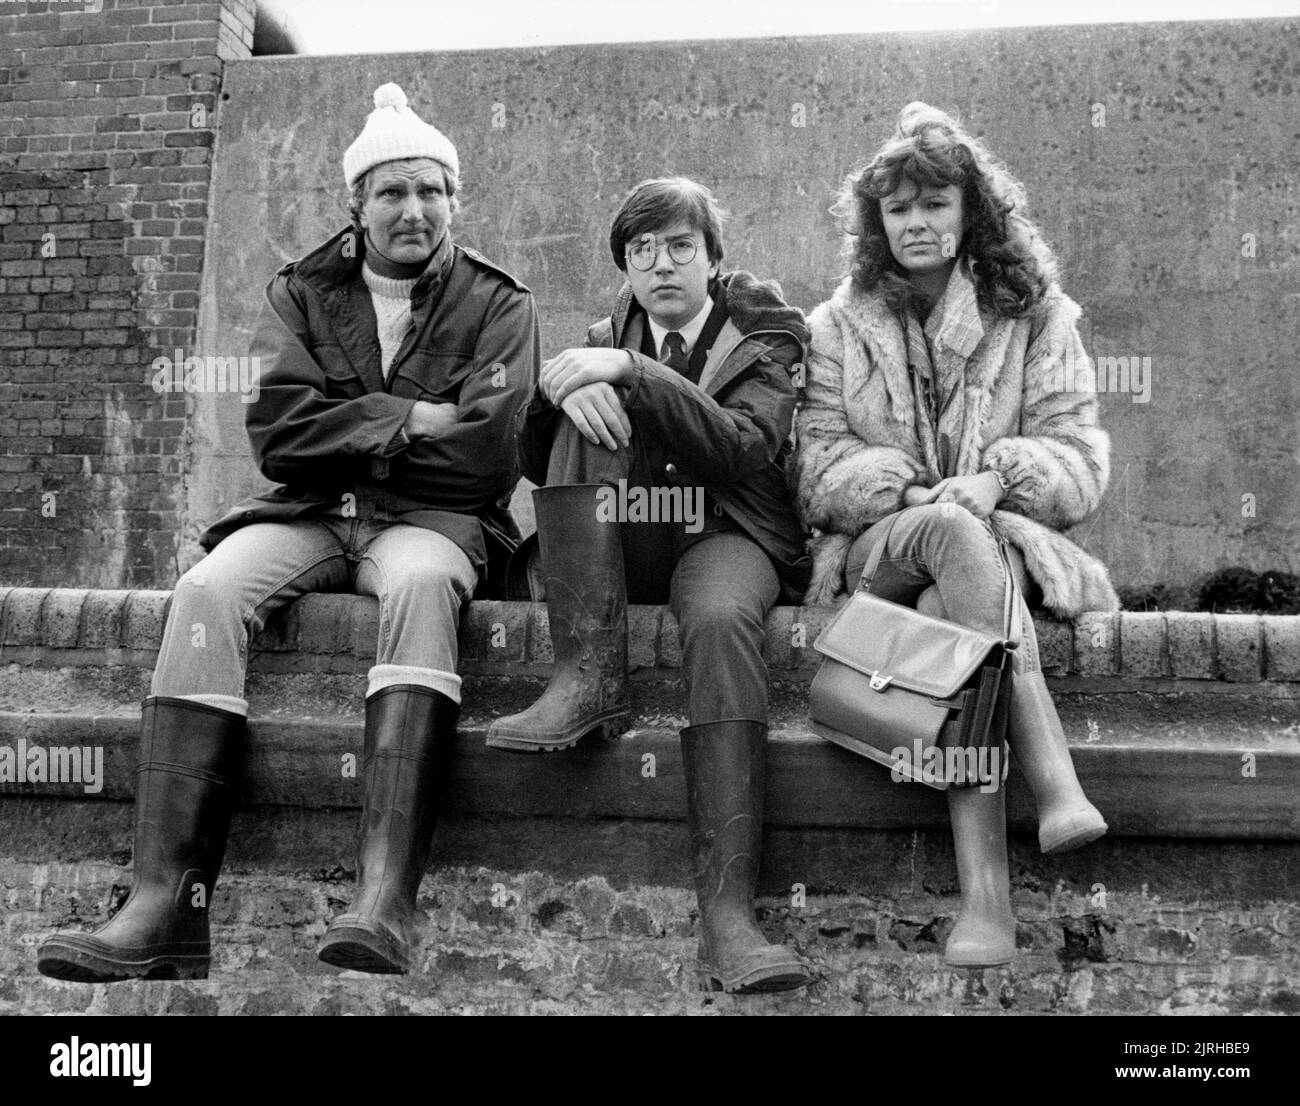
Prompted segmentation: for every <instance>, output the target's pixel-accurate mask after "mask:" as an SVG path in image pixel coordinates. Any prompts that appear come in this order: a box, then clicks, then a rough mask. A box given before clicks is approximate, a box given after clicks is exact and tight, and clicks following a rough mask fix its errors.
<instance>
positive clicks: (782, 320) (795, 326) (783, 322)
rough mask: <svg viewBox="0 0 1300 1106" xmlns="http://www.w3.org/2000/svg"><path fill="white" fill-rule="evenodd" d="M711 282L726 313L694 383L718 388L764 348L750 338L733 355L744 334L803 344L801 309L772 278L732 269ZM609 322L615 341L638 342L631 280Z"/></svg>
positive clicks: (641, 316)
mask: <svg viewBox="0 0 1300 1106" xmlns="http://www.w3.org/2000/svg"><path fill="white" fill-rule="evenodd" d="M717 283H718V285H719V289H720V293H721V294H722V295H724V296H725V297H726V301H727V315H728V318H727V321H726V323H724V324H723V327H722V329H721V330H720V331H719V332H718V336H717V338H715V339H714V341H713V346H712V347H711V348H710V350H709V355H708V357H707V359H706V360H705V362H704V369H703V370H702V371H701V373H700V387H701V388H703V389H704V390H705V391H706V392H717V391H719V390H721V389H722V388H723V387H724V386H725V385H726V384H727V383H729V382H730V381H731V380H732V379H733V378H734V377H735V376H736V374H737V373H739V372H741V371H742V370H743V369H744V368H746V366H748V365H749V364H750V363H751V362H752V361H753V360H754V359H755V358H756V357H759V356H760V355H761V354H762V353H763V351H764V349H766V345H765V343H763V342H761V341H755V342H754V343H752V346H751V347H750V348H748V349H747V351H746V353H745V354H743V355H742V356H741V357H739V358H734V359H733V358H732V354H733V353H735V352H736V351H737V350H738V349H740V347H741V346H742V345H744V343H745V341H746V340H747V339H751V338H754V339H758V338H760V337H761V336H773V335H789V336H790V337H791V338H793V339H794V340H795V341H796V342H798V343H799V346H800V348H801V349H806V348H807V346H808V339H809V336H810V335H809V331H808V324H807V323H806V322H805V321H804V317H803V312H802V311H800V310H799V309H798V308H797V307H791V306H790V305H789V304H787V303H786V302H785V297H784V296H783V295H782V293H781V286H780V285H779V284H777V282H776V281H774V280H759V279H758V278H757V277H755V276H753V275H752V274H750V273H747V272H744V271H743V270H739V269H738V270H735V271H734V272H730V273H723V274H721V275H720V276H719V277H718V281H717ZM610 325H611V338H612V343H613V345H614V346H615V347H619V346H625V345H628V344H629V341H628V340H631V339H635V341H636V343H637V345H638V346H639V345H640V340H641V328H642V327H643V326H644V325H645V313H644V312H643V311H641V310H640V309H639V306H638V304H637V302H636V299H635V297H634V296H633V295H632V286H631V285H630V284H628V283H627V282H624V284H623V287H622V288H620V289H619V292H618V297H617V299H616V300H615V301H614V311H613V313H612V314H611V316H610ZM625 339H627V340H625Z"/></svg>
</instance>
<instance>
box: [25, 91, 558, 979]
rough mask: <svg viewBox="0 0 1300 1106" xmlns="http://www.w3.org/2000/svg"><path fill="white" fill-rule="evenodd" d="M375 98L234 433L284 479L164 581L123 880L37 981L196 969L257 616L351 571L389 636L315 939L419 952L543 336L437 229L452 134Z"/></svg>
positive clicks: (323, 949)
mask: <svg viewBox="0 0 1300 1106" xmlns="http://www.w3.org/2000/svg"><path fill="white" fill-rule="evenodd" d="M374 101H375V110H374V111H373V112H372V113H371V114H370V117H369V119H368V120H367V122H366V125H365V129H364V130H363V131H362V132H361V135H360V136H359V137H358V138H357V140H356V141H355V142H353V143H352V145H351V146H349V147H348V150H347V152H346V153H345V154H344V156H343V171H344V177H345V180H346V183H347V186H348V188H349V189H350V191H351V204H350V207H351V212H352V226H350V227H348V228H347V229H345V230H342V231H340V232H339V233H337V234H335V235H334V236H333V237H332V238H330V239H329V240H328V241H327V242H325V243H324V245H322V246H320V247H318V248H317V249H315V250H313V251H312V252H311V253H309V254H307V255H306V256H305V257H303V258H301V259H300V260H298V261H294V262H291V263H290V264H288V265H286V266H285V267H284V268H283V269H281V270H280V271H279V272H278V273H277V274H276V275H275V277H274V278H273V279H272V280H271V283H270V284H269V285H268V287H267V291H266V304H265V305H264V308H263V312H262V316H261V319H260V320H259V323H258V326H257V331H256V334H255V336H254V338H253V346H252V351H251V352H252V354H253V355H255V357H256V358H258V359H259V360H260V369H261V374H260V393H259V396H258V399H257V401H256V402H255V403H253V404H251V405H249V407H248V409H247V428H248V437H249V441H250V443H251V444H252V450H253V456H254V457H255V458H256V460H257V463H258V466H259V467H260V468H261V470H262V472H263V473H264V474H265V475H266V476H267V477H269V478H270V479H271V480H273V481H276V482H277V483H278V484H279V485H280V486H279V487H277V488H275V489H274V490H273V491H271V492H269V493H267V494H265V495H261V496H258V497H256V498H254V499H251V500H248V501H246V502H244V503H241V504H240V505H239V506H238V507H236V508H235V509H234V510H233V511H232V512H231V513H230V514H228V515H227V516H226V517H224V518H222V519H220V520H219V521H218V522H216V523H215V524H214V525H213V526H211V527H210V528H209V529H208V531H207V532H206V533H205V534H204V535H203V537H202V539H201V540H202V544H203V545H204V547H205V548H206V549H208V550H210V553H209V555H208V556H207V557H206V558H205V559H204V560H202V561H200V562H199V563H198V564H197V565H195V566H194V567H193V568H192V569H190V571H188V572H187V573H185V575H184V576H183V577H181V579H180V581H179V582H178V584H177V585H176V592H175V595H174V597H173V599H172V605H171V615H170V618H169V619H168V623H167V628H166V632H165V634H164V638H163V643H162V649H161V651H160V652H159V655H158V665H157V668H156V670H155V672H154V677H153V686H152V689H151V694H150V696H149V698H147V699H146V700H145V701H144V707H143V738H142V750H141V764H140V769H139V775H138V780H139V782H138V785H137V794H136V830H135V861H134V885H133V889H132V892H131V896H130V898H129V899H128V900H127V902H126V904H125V905H124V906H123V908H122V909H121V910H120V911H119V912H118V913H117V914H116V915H115V916H114V917H113V918H112V920H111V921H109V922H108V923H107V924H106V925H104V926H103V927H101V928H100V929H99V930H97V931H95V932H94V933H90V934H87V933H56V934H54V935H52V936H50V937H47V938H46V939H45V941H44V942H43V943H42V945H41V948H40V951H39V960H38V964H39V968H40V970H41V971H42V972H44V973H45V974H46V975H51V976H55V977H57V978H61V979H73V980H81V981H85V982H101V981H113V980H120V979H129V978H151V979H176V978H189V979H194V978H199V979H201V978H206V976H207V974H208V966H209V960H210V953H209V937H208V905H209V903H210V902H211V898H212V887H213V884H214V883H215V881H216V878H217V873H218V870H219V868H220V865H221V858H222V854H223V852H224V847H225V842H226V835H227V831H228V827H229V820H230V809H231V806H232V803H233V798H234V794H235V790H236V783H237V771H236V766H237V765H238V763H239V761H240V758H241V752H240V749H241V745H242V742H243V735H244V729H245V716H246V714H247V709H248V704H247V702H246V701H245V700H244V699H243V697H242V696H243V690H244V666H245V656H246V652H247V646H248V641H249V636H250V633H251V632H253V631H254V630H256V629H259V628H260V627H261V626H262V625H263V623H264V622H265V621H266V619H267V618H268V617H269V616H270V614H271V613H272V612H273V611H275V610H277V609H278V608H280V607H282V606H284V605H285V604H286V603H288V602H290V601H291V600H293V599H295V598H297V597H298V596H300V595H302V594H304V593H305V592H311V591H347V590H351V591H355V592H358V593H360V594H363V595H374V596H376V597H377V598H378V599H379V615H380V617H379V640H378V646H377V656H376V663H375V666H374V667H373V668H372V669H371V670H370V672H369V676H368V682H367V687H366V700H365V746H364V747H365V753H364V771H363V778H364V784H363V802H364V809H363V812H362V816H361V830H360V837H359V846H358V858H357V887H356V891H355V893H354V895H353V901H352V904H351V906H350V907H349V909H348V911H347V912H346V913H344V914H342V915H340V916H338V917H336V918H335V919H334V920H333V921H332V922H331V923H330V926H329V929H328V931H327V932H326V934H325V937H324V940H323V941H322V942H321V946H320V949H319V954H320V957H321V959H323V960H325V961H326V962H328V963H330V964H335V965H337V966H339V967H345V968H353V969H358V970H361V971H369V972H405V971H408V970H409V969H410V967H411V966H412V962H413V957H412V938H413V930H414V917H415V896H416V891H417V889H418V888H419V884H420V877H421V875H422V874H423V872H424V868H425V865H426V863H427V860H428V852H429V845H430V838H431V836H432V833H433V828H434V820H435V814H436V811H435V803H436V797H437V792H438V787H439V781H440V778H441V776H442V774H443V771H444V769H445V766H446V762H447V756H446V754H447V753H448V752H449V750H450V747H451V744H452V741H453V739H454V737H455V731H456V721H457V716H458V712H459V704H460V677H459V676H458V675H457V674H456V660H457V655H456V630H457V623H458V619H459V615H460V611H461V605H462V603H463V602H464V601H465V600H466V599H467V598H468V597H469V595H470V594H471V593H472V592H473V591H474V590H475V588H476V587H477V586H478V585H479V584H480V583H482V582H483V581H484V580H485V579H486V578H487V576H488V572H489V566H490V565H491V566H493V567H494V568H495V567H496V566H497V565H498V564H500V563H501V562H503V560H504V559H505V558H506V557H507V556H508V555H509V553H510V551H511V550H513V548H514V547H515V546H516V545H517V544H518V539H519V532H518V530H517V529H516V527H515V524H514V521H513V519H512V518H511V515H510V511H509V506H508V504H509V501H510V495H511V492H512V491H513V490H514V487H515V484H516V482H517V479H518V475H517V473H518V466H517V462H516V459H515V449H514V439H513V433H512V427H513V423H514V419H515V415H516V412H517V411H518V410H519V408H520V406H521V404H522V403H523V402H524V401H525V399H526V398H527V397H528V396H529V395H530V394H531V392H532V389H533V386H534V384H535V383H536V380H537V370H538V363H537V361H538V356H537V350H538V333H537V315H536V311H535V309H534V306H533V298H532V294H531V293H530V292H529V291H528V289H527V288H525V287H524V286H523V285H522V284H520V283H519V282H518V281H517V280H515V279H514V278H513V277H512V276H510V275H509V274H508V273H506V272H504V271H503V270H501V269H500V268H498V267H497V266H496V265H493V264H492V263H491V262H489V261H487V260H485V259H484V258H482V257H480V256H479V255H478V254H477V253H475V252H474V251H473V250H469V249H466V248H464V247H462V246H459V245H456V244H455V243H453V241H452V238H451V233H450V223H451V218H452V215H453V214H454V213H455V211H456V208H457V206H458V201H457V198H456V194H457V191H458V188H459V176H460V165H459V161H458V159H457V157H456V148H455V147H454V146H453V145H452V144H451V141H450V140H449V139H448V138H447V137H446V135H444V134H442V132H440V131H439V130H437V129H436V128H435V127H432V126H430V125H429V124H427V123H425V122H424V121H423V120H421V119H420V118H419V117H418V116H417V115H416V114H415V113H414V112H413V111H412V110H411V109H410V107H409V106H408V105H407V101H406V96H405V94H404V93H403V92H402V90H401V89H400V88H398V87H397V85H395V84H386V85H384V86H382V87H381V88H379V89H378V90H377V91H376V92H375V97H374ZM494 575H495V573H494ZM196 625H202V626H203V628H204V633H203V634H202V635H198V634H195V633H193V631H192V628H193V627H194V626H196ZM200 645H201V647H200Z"/></svg>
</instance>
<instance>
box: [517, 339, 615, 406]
mask: <svg viewBox="0 0 1300 1106" xmlns="http://www.w3.org/2000/svg"><path fill="white" fill-rule="evenodd" d="M631 382H632V358H631V357H630V356H629V354H628V352H627V350H625V349H606V348H604V347H593V348H590V349H566V350H565V351H564V352H563V353H561V354H559V355H558V356H556V357H552V358H551V359H550V360H549V361H547V362H546V364H544V365H543V366H542V374H541V376H540V377H539V379H538V382H537V383H538V387H539V388H541V390H542V395H544V396H545V397H546V398H547V399H549V400H550V401H551V403H553V404H554V405H555V406H556V407H563V406H564V401H565V400H566V399H567V398H568V397H569V396H570V395H572V394H573V393H574V392H576V391H577V390H578V389H579V388H584V387H586V386H587V385H588V384H596V383H605V384H630V383H631Z"/></svg>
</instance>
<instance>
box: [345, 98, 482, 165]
mask: <svg viewBox="0 0 1300 1106" xmlns="http://www.w3.org/2000/svg"><path fill="white" fill-rule="evenodd" d="M407 157H428V158H432V159H433V160H434V161H437V162H441V163H442V164H443V165H444V166H446V168H447V171H448V172H449V173H450V174H451V176H452V179H453V180H458V179H459V178H460V160H459V159H458V158H457V157H456V147H455V146H453V145H452V144H451V139H450V138H448V137H447V136H446V135H445V134H443V133H442V131H440V130H438V128H437V127H433V126H430V125H429V124H428V123H426V122H425V121H424V120H423V119H421V118H420V117H419V116H418V115H416V114H415V112H413V111H412V110H411V109H410V107H409V106H408V105H407V102H406V93H405V92H403V91H402V90H401V88H400V87H398V86H397V85H395V84H392V83H389V84H382V85H380V86H379V87H378V88H377V89H375V110H374V111H372V112H371V113H370V116H369V118H368V119H366V125H365V128H364V129H363V130H362V131H361V133H360V134H359V135H358V136H357V140H356V141H355V142H353V143H352V145H351V146H349V147H348V151H347V153H345V154H344V155H343V176H344V179H345V180H346V181H347V184H348V187H349V188H351V187H352V185H353V184H355V183H356V180H357V178H358V177H360V176H361V174H362V173H364V172H366V170H368V169H372V168H374V167H375V166H376V165H379V164H380V163H381V162H385V161H397V160H399V159H401V158H407Z"/></svg>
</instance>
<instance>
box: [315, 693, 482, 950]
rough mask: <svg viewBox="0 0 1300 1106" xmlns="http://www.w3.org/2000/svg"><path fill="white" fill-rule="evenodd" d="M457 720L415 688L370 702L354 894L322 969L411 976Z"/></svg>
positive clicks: (325, 945) (444, 704)
mask: <svg viewBox="0 0 1300 1106" xmlns="http://www.w3.org/2000/svg"><path fill="white" fill-rule="evenodd" d="M459 716H460V706H459V705H458V704H457V703H455V702H454V701H453V700H451V699H449V698H448V697H447V696H445V695H443V694H442V693H441V692H437V691H434V690H433V689H431V688H427V687H419V686H416V685H413V684H393V685H391V686H389V687H385V688H382V689H381V690H379V691H376V692H375V693H374V694H373V695H371V696H369V697H367V699H366V732H365V739H364V753H363V759H362V777H363V781H364V786H365V792H364V796H363V806H362V811H361V827H360V831H359V833H358V841H357V889H356V893H355V894H354V895H353V896H352V905H351V906H350V907H349V908H348V911H347V913H345V914H340V915H339V916H338V917H336V918H335V919H334V920H333V921H332V922H330V924H329V928H328V929H327V930H326V931H325V936H324V938H322V940H321V943H320V947H319V948H318V949H317V950H316V954H317V956H319V957H320V958H321V959H322V960H323V961H325V963H327V964H333V965H334V966H335V967H336V968H350V969H352V970H353V971H359V972H377V973H380V974H385V975H394V974H401V973H405V972H408V971H410V970H411V963H412V954H413V947H414V936H415V897H416V894H417V893H418V892H419V890H420V879H421V877H422V876H423V875H424V870H425V868H426V866H427V865H428V863H429V847H430V845H431V844H432V841H433V830H434V825H435V823H436V822H437V817H438V800H439V797H440V793H441V791H442V785H443V781H444V779H445V777H446V768H447V763H448V760H449V754H450V752H451V748H452V745H453V743H454V739H455V735H456V720H457V718H458V717H459Z"/></svg>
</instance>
